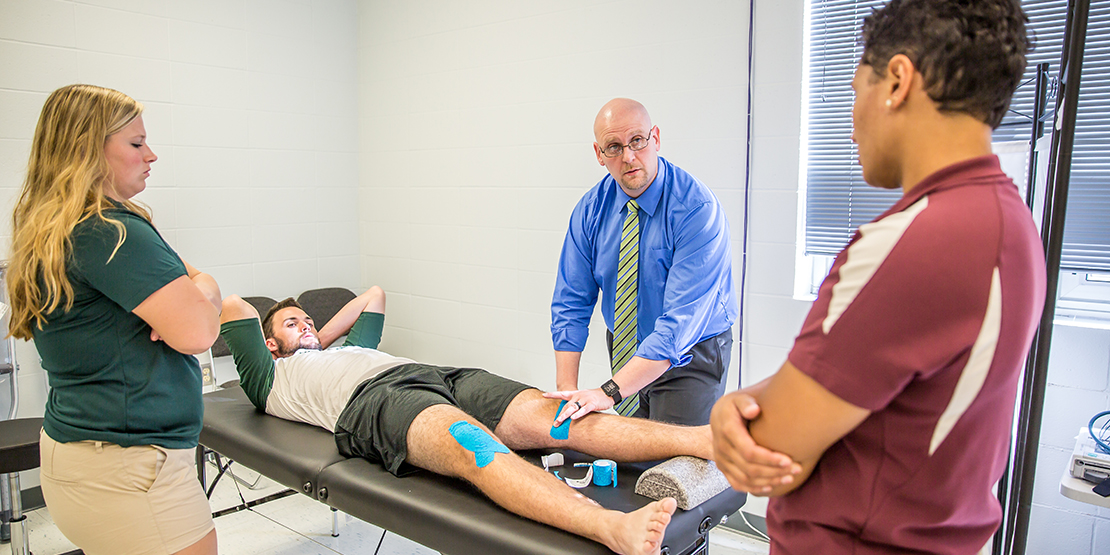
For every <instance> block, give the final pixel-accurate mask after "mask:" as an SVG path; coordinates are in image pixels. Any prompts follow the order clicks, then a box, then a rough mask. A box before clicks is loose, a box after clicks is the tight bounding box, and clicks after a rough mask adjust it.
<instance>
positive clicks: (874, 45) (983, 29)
mask: <svg viewBox="0 0 1110 555" xmlns="http://www.w3.org/2000/svg"><path fill="white" fill-rule="evenodd" d="M1028 21H1029V19H1028V18H1027V17H1026V15H1025V12H1023V11H1022V9H1021V5H1020V2H1019V1H1018V0H891V1H890V3H888V4H886V5H885V6H883V7H881V8H877V9H876V10H875V11H874V12H872V13H871V15H869V16H867V17H866V18H864V20H863V30H862V38H863V57H862V58H861V59H860V63H861V64H867V65H868V66H870V67H871V69H872V70H873V71H874V72H875V74H876V75H877V76H879V77H883V76H884V75H885V73H886V66H887V63H888V62H889V61H890V59H891V58H892V57H894V56H895V55H898V54H904V55H906V57H908V58H909V59H910V61H912V62H913V64H914V67H916V68H917V70H918V71H920V72H921V75H922V76H924V78H925V81H924V88H925V92H926V93H927V94H928V95H929V98H931V99H933V100H934V101H935V102H936V103H937V104H938V105H939V108H940V109H941V110H944V111H953V112H965V113H967V114H970V115H972V116H974V117H975V118H976V119H979V120H980V121H983V122H985V123H986V124H987V125H990V126H991V128H992V129H994V128H996V127H998V124H999V123H1001V122H1002V117H1003V116H1005V115H1006V111H1007V110H1008V109H1009V107H1010V99H1011V97H1012V96H1013V94H1014V91H1015V90H1016V89H1017V86H1018V84H1019V83H1020V81H1021V76H1022V74H1023V73H1024V72H1025V56H1026V54H1027V53H1028V52H1029V51H1030V50H1031V49H1032V43H1031V41H1030V39H1029V37H1028V36H1027V35H1026V30H1025V24H1026V23H1028Z"/></svg>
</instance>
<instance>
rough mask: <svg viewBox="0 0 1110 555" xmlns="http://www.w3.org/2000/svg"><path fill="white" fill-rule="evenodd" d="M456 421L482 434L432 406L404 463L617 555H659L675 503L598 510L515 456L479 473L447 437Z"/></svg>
mask: <svg viewBox="0 0 1110 555" xmlns="http://www.w3.org/2000/svg"><path fill="white" fill-rule="evenodd" d="M551 418H552V419H554V414H553V415H552V417H551ZM459 420H466V421H467V422H470V423H471V424H474V425H475V426H478V427H479V428H482V429H483V430H484V429H485V428H484V427H483V426H482V425H481V424H480V423H478V422H477V421H475V420H474V419H473V418H471V417H469V416H467V415H466V413H464V412H462V411H461V410H459V409H458V408H456V407H453V406H451V405H436V406H433V407H429V408H427V409H425V410H424V411H423V412H421V413H420V414H419V415H418V416H417V417H416V420H414V421H413V423H412V426H411V427H410V428H409V432H408V436H407V437H406V440H407V443H408V457H407V459H406V460H407V461H408V462H409V463H410V464H413V465H415V466H419V467H421V468H424V469H427V470H430V471H432V472H435V473H437V474H443V475H446V476H453V477H456V478H462V479H464V480H466V481H468V482H470V483H472V484H474V485H475V486H477V487H478V489H479V490H481V491H482V493H484V494H486V495H487V496H489V498H490V499H491V500H493V502H494V503H497V504H498V505H500V506H502V507H504V508H505V509H507V510H509V511H511V512H513V513H515V514H518V515H520V516H523V517H526V518H530V519H532V520H536V521H539V522H542V523H544V524H549V525H551V526H555V527H558V528H562V529H563V530H566V531H568V532H572V533H574V534H578V535H580V536H584V537H586V538H589V539H591V540H594V541H597V542H600V543H602V544H604V545H605V546H606V547H608V548H609V549H612V550H613V551H615V552H617V553H621V554H624V555H653V554H656V553H659V545H660V543H661V542H662V541H663V533H664V531H665V530H666V528H667V524H669V523H670V521H671V515H672V514H674V511H675V507H676V504H675V501H674V499H670V498H667V499H663V500H661V501H656V502H654V503H651V504H649V505H647V506H646V507H643V508H641V509H639V510H637V511H635V512H632V513H622V512H619V511H611V510H608V509H605V508H602V507H600V506H599V505H597V504H596V503H594V502H593V501H592V500H590V499H588V498H587V497H585V496H583V495H582V494H580V493H578V492H576V491H574V490H573V489H571V488H570V487H569V486H567V485H566V484H564V483H562V482H560V481H559V480H558V479H556V478H555V477H554V476H552V475H550V474H548V473H546V472H544V471H543V470H542V469H540V468H537V467H536V466H534V465H532V464H531V463H529V462H527V461H525V460H524V459H522V458H520V457H519V456H517V455H516V454H514V453H509V454H502V453H498V454H496V455H495V456H494V459H493V462H491V463H490V464H488V465H486V466H485V467H483V468H478V466H477V465H476V464H475V457H474V453H472V452H471V451H468V450H466V449H464V448H463V447H462V446H461V445H459V443H458V442H457V441H455V438H454V437H452V436H451V434H450V432H448V428H450V426H451V424H453V423H455V422H457V421H459ZM486 431H487V432H488V430H486ZM538 500H542V501H538Z"/></svg>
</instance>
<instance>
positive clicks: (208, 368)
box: [200, 362, 216, 387]
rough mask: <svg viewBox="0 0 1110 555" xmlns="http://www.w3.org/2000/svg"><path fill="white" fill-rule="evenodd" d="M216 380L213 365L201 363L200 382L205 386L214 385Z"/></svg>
mask: <svg viewBox="0 0 1110 555" xmlns="http://www.w3.org/2000/svg"><path fill="white" fill-rule="evenodd" d="M215 381H216V377H215V376H213V375H212V365H211V364H209V363H207V362H206V363H204V364H201V365H200V383H201V385H202V386H204V387H208V386H210V385H212V384H213V383H214V382H215Z"/></svg>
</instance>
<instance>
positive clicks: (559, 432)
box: [551, 401, 570, 439]
mask: <svg viewBox="0 0 1110 555" xmlns="http://www.w3.org/2000/svg"><path fill="white" fill-rule="evenodd" d="M565 406H567V402H566V401H563V402H561V403H559V408H558V409H557V410H556V411H555V416H556V417H558V416H559V415H560V414H562V413H563V407H565ZM551 437H553V438H555V439H566V438H568V437H570V419H569V418H568V419H566V420H564V421H563V423H562V424H559V425H558V426H552V427H551Z"/></svg>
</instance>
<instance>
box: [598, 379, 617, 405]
mask: <svg viewBox="0 0 1110 555" xmlns="http://www.w3.org/2000/svg"><path fill="white" fill-rule="evenodd" d="M601 391H603V392H605V394H606V395H608V396H610V397H612V398H613V406H617V405H619V404H621V386H619V385H617V382H615V381H613V380H609V381H607V382H605V383H603V384H601Z"/></svg>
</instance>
